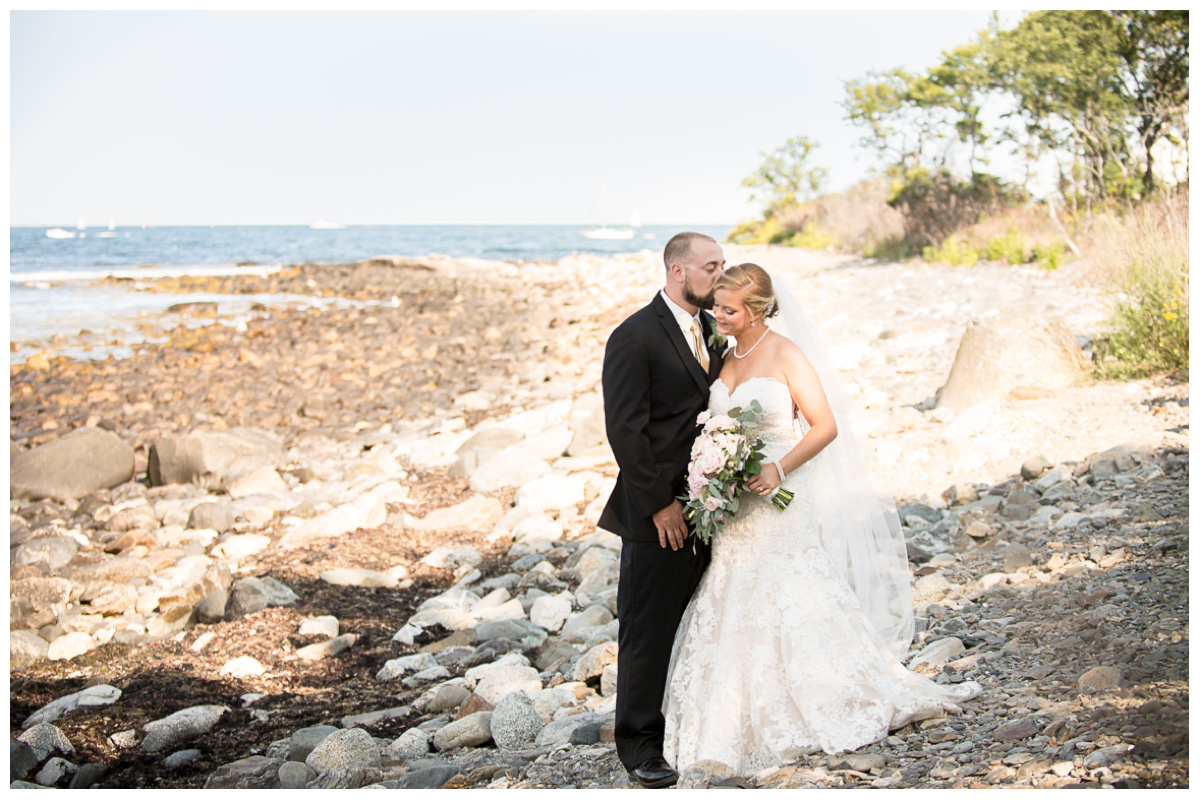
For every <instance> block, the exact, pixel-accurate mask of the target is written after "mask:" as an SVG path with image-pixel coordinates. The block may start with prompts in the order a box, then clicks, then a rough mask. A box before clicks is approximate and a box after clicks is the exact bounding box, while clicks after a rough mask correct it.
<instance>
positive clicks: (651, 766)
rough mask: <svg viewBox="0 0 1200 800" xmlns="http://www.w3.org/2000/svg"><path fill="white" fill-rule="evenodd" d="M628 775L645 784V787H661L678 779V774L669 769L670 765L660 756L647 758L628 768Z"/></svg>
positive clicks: (671, 784) (670, 784)
mask: <svg viewBox="0 0 1200 800" xmlns="http://www.w3.org/2000/svg"><path fill="white" fill-rule="evenodd" d="M629 777H630V778H632V779H633V780H635V781H637V782H638V783H640V784H641V785H642V786H645V787H646V788H647V789H662V788H664V787H667V786H674V785H675V783H676V781H678V780H679V774H678V773H677V772H675V770H673V769H671V765H670V764H668V763H667V760H666V759H665V758H663V757H662V756H657V757H655V758H647V759H646V760H645V761H643V762H642V763H641V764H638V765H637V766H636V767H634V768H633V769H631V770H629Z"/></svg>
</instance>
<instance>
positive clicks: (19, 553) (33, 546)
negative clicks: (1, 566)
mask: <svg viewBox="0 0 1200 800" xmlns="http://www.w3.org/2000/svg"><path fill="white" fill-rule="evenodd" d="M78 552H79V542H77V541H75V539H74V537H71V536H41V537H39V538H37V539H30V540H29V541H27V542H22V543H21V544H19V545H17V547H16V548H14V549H13V551H12V565H13V566H14V567H24V566H28V565H29V564H37V563H39V562H40V563H43V564H45V565H46V568H47V569H48V570H49V571H50V572H52V573H53V572H57V571H58V570H59V569H60V568H62V567H64V566H66V565H67V563H68V562H69V561H70V560H71V559H72V558H74V557H75V554H76V553H78Z"/></svg>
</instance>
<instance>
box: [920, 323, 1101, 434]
mask: <svg viewBox="0 0 1200 800" xmlns="http://www.w3.org/2000/svg"><path fill="white" fill-rule="evenodd" d="M1087 372H1088V361H1087V358H1086V357H1085V356H1084V354H1083V351H1082V350H1080V349H1079V344H1078V343H1077V342H1076V341H1075V337H1074V336H1073V335H1072V334H1071V332H1070V331H1069V330H1067V329H1066V328H1065V327H1063V326H1062V325H1060V324H1059V323H1057V322H1054V321H1052V320H1048V319H1043V318H1039V317H1027V316H1020V315H1006V314H1001V315H999V316H997V317H995V318H993V319H989V320H987V321H985V322H973V323H971V324H970V325H968V326H967V330H966V333H964V334H963V338H962V341H961V342H960V343H959V345H958V353H957V354H956V355H955V357H954V366H952V367H951V368H950V377H949V378H948V379H947V380H946V385H945V386H943V387H942V388H941V389H940V390H939V392H938V406H940V407H942V408H948V409H950V410H951V411H953V412H954V413H955V414H961V413H962V412H964V411H966V410H967V409H968V408H970V407H971V406H973V405H975V404H976V403H979V402H982V401H984V400H987V399H989V398H993V397H1003V396H1005V395H1007V394H1008V393H1009V392H1011V391H1012V390H1013V389H1016V388H1017V387H1021V386H1027V387H1036V388H1040V389H1058V388H1061V387H1063V386H1069V385H1071V384H1074V383H1078V382H1079V381H1080V380H1081V379H1082V378H1083V377H1084V376H1085V375H1086V374H1087Z"/></svg>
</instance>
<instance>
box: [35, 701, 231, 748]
mask: <svg viewBox="0 0 1200 800" xmlns="http://www.w3.org/2000/svg"><path fill="white" fill-rule="evenodd" d="M228 712H229V708H228V706H218V705H207V706H192V707H190V708H185V709H183V710H182V711H176V712H175V713H174V714H171V715H170V716H168V717H163V718H162V719H156V720H154V721H153V722H147V723H146V724H145V725H143V726H142V730H144V731H145V732H146V738H144V739H142V749H143V750H145V751H146V752H147V753H157V752H160V751H162V750H166V749H168V748H171V747H175V746H176V745H179V744H182V743H183V742H186V741H189V740H191V739H195V738H196V737H197V736H203V735H204V734H206V733H208V732H209V731H210V730H212V729H213V727H214V726H215V725H216V724H217V721H218V720H220V719H221V717H222V716H223V715H224V714H226V713H228ZM31 730H32V728H31Z"/></svg>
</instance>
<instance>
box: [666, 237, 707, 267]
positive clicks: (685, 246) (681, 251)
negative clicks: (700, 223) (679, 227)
mask: <svg viewBox="0 0 1200 800" xmlns="http://www.w3.org/2000/svg"><path fill="white" fill-rule="evenodd" d="M695 239H708V240H709V241H710V242H712V243H713V244H716V243H717V240H716V239H714V238H712V237H711V236H706V235H705V234H703V233H696V232H694V231H684V232H683V233H677V234H675V235H674V236H672V237H671V241H669V242H667V246H666V247H664V248H663V265H664V266H665V267H666V268H667V269H670V268H671V265H672V264H675V263H677V262H680V261H682V260H683V259H685V258H687V257H688V256H689V255H691V254H692V241H693V240H695Z"/></svg>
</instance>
